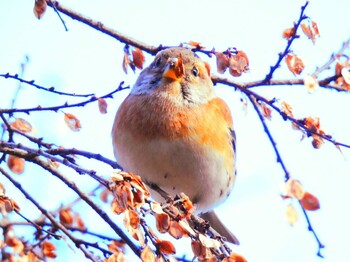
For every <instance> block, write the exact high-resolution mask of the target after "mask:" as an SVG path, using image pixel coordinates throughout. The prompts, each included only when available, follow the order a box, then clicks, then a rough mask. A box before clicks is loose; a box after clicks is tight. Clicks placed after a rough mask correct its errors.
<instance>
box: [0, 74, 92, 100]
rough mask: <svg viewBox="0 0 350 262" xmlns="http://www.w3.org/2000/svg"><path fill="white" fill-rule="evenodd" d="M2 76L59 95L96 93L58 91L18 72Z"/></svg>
mask: <svg viewBox="0 0 350 262" xmlns="http://www.w3.org/2000/svg"><path fill="white" fill-rule="evenodd" d="M0 77H3V78H6V79H8V78H10V79H15V80H17V81H19V82H20V83H25V84H27V85H30V86H33V87H36V88H37V89H40V90H44V91H47V92H50V93H54V94H58V95H64V96H74V97H91V96H93V95H94V94H75V93H66V92H60V91H56V90H55V88H54V87H49V88H47V87H43V86H40V85H37V84H35V81H34V80H31V81H28V80H25V79H23V78H22V77H20V76H18V75H17V74H15V75H11V74H10V73H6V74H0Z"/></svg>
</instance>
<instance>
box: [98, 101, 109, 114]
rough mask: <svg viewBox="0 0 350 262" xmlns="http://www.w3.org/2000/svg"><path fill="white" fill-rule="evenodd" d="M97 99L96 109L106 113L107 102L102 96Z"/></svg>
mask: <svg viewBox="0 0 350 262" xmlns="http://www.w3.org/2000/svg"><path fill="white" fill-rule="evenodd" d="M97 101H98V110H99V111H100V113H101V114H106V113H107V107H108V104H107V101H106V100H105V99H103V98H101V97H100V98H98V99H97Z"/></svg>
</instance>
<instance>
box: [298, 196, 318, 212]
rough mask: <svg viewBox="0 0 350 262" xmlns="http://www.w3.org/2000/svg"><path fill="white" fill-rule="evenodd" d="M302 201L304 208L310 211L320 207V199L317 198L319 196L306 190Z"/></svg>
mask: <svg viewBox="0 0 350 262" xmlns="http://www.w3.org/2000/svg"><path fill="white" fill-rule="evenodd" d="M300 203H301V205H302V207H303V208H304V209H306V210H309V211H315V210H318V209H320V202H319V200H318V199H317V197H315V196H314V195H312V194H311V193H309V192H305V194H304V196H303V198H302V199H301V200H300Z"/></svg>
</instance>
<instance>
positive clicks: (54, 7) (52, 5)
mask: <svg viewBox="0 0 350 262" xmlns="http://www.w3.org/2000/svg"><path fill="white" fill-rule="evenodd" d="M47 1H48V3H50V6H51V7H52V8H53V9H54V10H55V12H56V14H57V16H58V18H59V19H60V20H61V22H62V24H63V27H64V30H66V32H67V31H68V27H67V25H66V22H65V21H64V20H63V18H62V17H61V14H60V12H58V10H57V8H56V6H55V5H54V4H53V3H52V1H51V0H47Z"/></svg>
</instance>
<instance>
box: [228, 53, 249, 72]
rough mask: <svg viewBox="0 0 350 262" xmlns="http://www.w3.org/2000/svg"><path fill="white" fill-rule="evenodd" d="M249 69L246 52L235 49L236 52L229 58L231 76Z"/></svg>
mask: <svg viewBox="0 0 350 262" xmlns="http://www.w3.org/2000/svg"><path fill="white" fill-rule="evenodd" d="M248 70H249V60H248V56H247V55H246V53H244V52H243V51H237V54H235V55H232V56H231V57H230V59H229V72H230V74H231V75H232V76H241V75H242V73H246V72H248Z"/></svg>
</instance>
